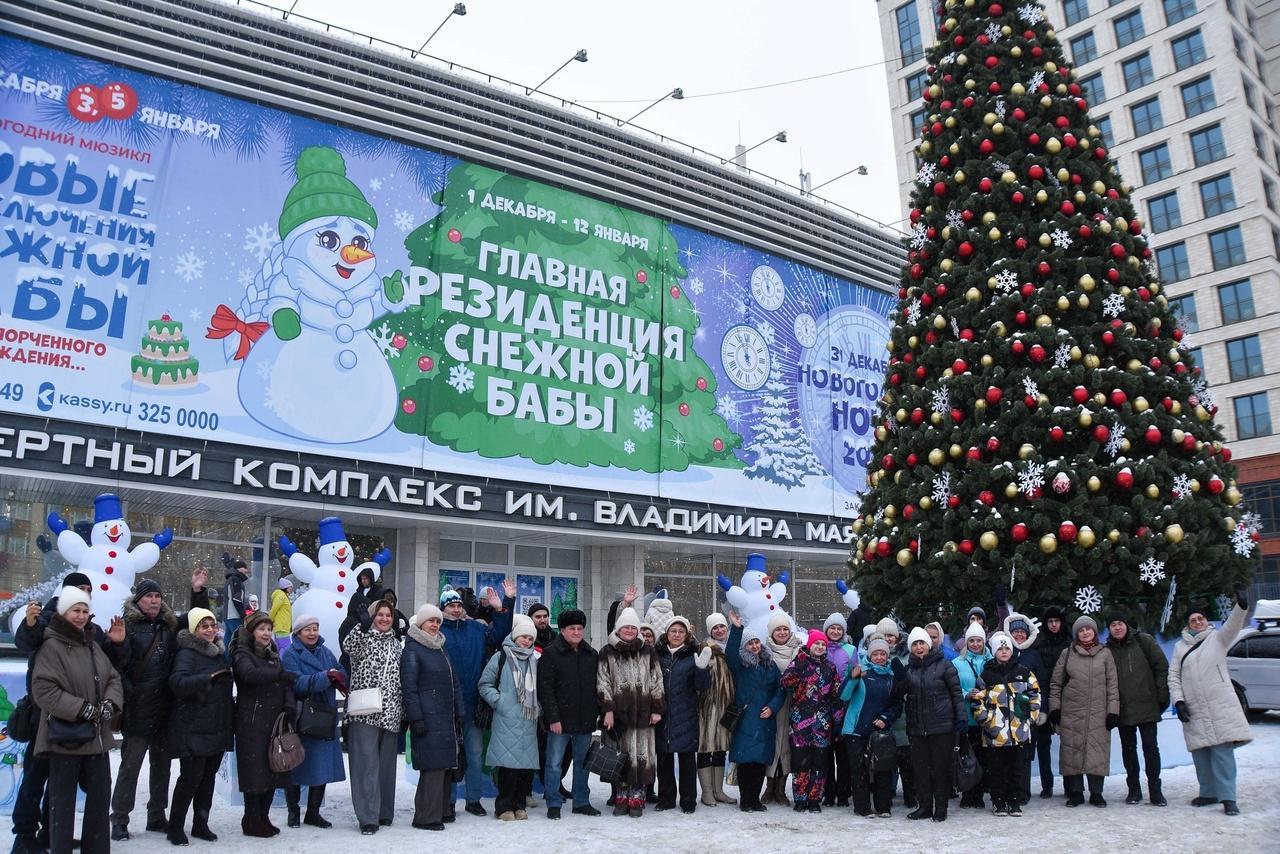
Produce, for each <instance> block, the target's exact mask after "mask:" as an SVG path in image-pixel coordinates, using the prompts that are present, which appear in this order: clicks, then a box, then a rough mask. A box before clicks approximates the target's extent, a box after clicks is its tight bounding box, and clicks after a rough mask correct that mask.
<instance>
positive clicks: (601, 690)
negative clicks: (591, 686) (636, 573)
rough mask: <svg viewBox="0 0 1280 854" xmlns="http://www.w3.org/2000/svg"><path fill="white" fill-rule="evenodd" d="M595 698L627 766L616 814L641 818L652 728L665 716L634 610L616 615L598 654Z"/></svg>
mask: <svg viewBox="0 0 1280 854" xmlns="http://www.w3.org/2000/svg"><path fill="white" fill-rule="evenodd" d="M596 696H597V697H598V698H599V700H600V708H601V709H603V710H604V729H606V730H609V731H611V732H612V733H613V734H614V736H615V737H616V738H617V740H618V749H619V750H620V751H621V752H623V753H626V754H627V755H628V756H629V757H630V758H631V762H630V764H629V766H628V768H627V778H626V780H625V781H624V783H623V785H622V786H621V787H620V788H619V791H618V793H617V795H616V799H615V801H614V807H613V814H614V815H630V816H631V817H632V818H640V817H641V816H642V815H644V804H645V789H646V787H648V786H652V785H653V780H654V776H655V771H656V764H657V750H656V744H655V740H654V727H655V726H657V725H658V722H659V721H660V720H662V715H663V713H664V712H666V708H667V706H666V695H665V694H664V692H663V687H662V667H661V665H660V664H659V663H658V656H657V654H656V653H655V652H654V650H653V647H651V646H648V645H646V644H645V643H644V641H643V640H642V639H641V637H640V618H639V617H638V616H637V615H636V612H635V609H634V608H624V609H623V610H622V613H621V614H619V615H618V621H617V623H615V625H614V630H613V634H612V635H610V637H609V642H608V643H607V644H605V647H604V649H602V650H601V651H600V663H599V666H598V668H597V669H596Z"/></svg>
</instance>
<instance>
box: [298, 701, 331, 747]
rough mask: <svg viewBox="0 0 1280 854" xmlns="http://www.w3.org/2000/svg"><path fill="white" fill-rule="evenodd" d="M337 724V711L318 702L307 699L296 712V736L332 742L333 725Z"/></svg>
mask: <svg viewBox="0 0 1280 854" xmlns="http://www.w3.org/2000/svg"><path fill="white" fill-rule="evenodd" d="M337 722H338V710H337V709H335V708H333V707H332V706H327V705H325V704H324V703H322V702H320V701H319V700H317V699H315V698H313V697H308V698H306V699H305V700H303V701H302V703H301V706H300V708H299V711H298V734H299V735H304V736H306V737H307V738H316V739H320V740H322V741H333V739H334V736H335V729H334V724H336V723H337Z"/></svg>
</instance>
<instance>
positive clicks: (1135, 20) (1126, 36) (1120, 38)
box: [1112, 9, 1147, 47]
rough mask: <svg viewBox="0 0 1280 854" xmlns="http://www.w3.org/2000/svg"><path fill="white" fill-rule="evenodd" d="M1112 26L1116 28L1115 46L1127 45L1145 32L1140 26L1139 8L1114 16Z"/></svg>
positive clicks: (1140, 12) (1140, 11)
mask: <svg viewBox="0 0 1280 854" xmlns="http://www.w3.org/2000/svg"><path fill="white" fill-rule="evenodd" d="M1112 26H1114V27H1115V29H1116V47H1128V46H1129V45H1131V44H1133V43H1134V42H1136V41H1137V40H1138V39H1140V38H1142V37H1143V36H1145V35H1146V34H1147V31H1146V29H1144V28H1143V26H1142V10H1141V9H1135V10H1134V11H1132V12H1130V13H1129V14H1127V15H1122V16H1120V17H1119V18H1116V19H1115V21H1114V22H1113V24H1112Z"/></svg>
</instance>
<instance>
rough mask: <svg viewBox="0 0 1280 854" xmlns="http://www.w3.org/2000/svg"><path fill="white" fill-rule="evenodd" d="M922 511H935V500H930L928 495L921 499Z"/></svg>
mask: <svg viewBox="0 0 1280 854" xmlns="http://www.w3.org/2000/svg"><path fill="white" fill-rule="evenodd" d="M920 509H921V510H932V509H933V499H932V498H930V497H929V496H927V495H926V496H924V497H923V498H921V499H920Z"/></svg>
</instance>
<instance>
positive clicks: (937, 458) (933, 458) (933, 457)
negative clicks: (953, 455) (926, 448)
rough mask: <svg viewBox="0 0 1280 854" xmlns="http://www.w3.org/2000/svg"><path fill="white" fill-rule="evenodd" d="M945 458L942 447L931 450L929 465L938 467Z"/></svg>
mask: <svg viewBox="0 0 1280 854" xmlns="http://www.w3.org/2000/svg"><path fill="white" fill-rule="evenodd" d="M945 459H946V455H945V454H943V453H942V449H941V448H934V449H933V450H932V451H930V452H929V465H931V466H933V467H934V468H937V467H938V466H940V465H942V463H943V461H944V460H945Z"/></svg>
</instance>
